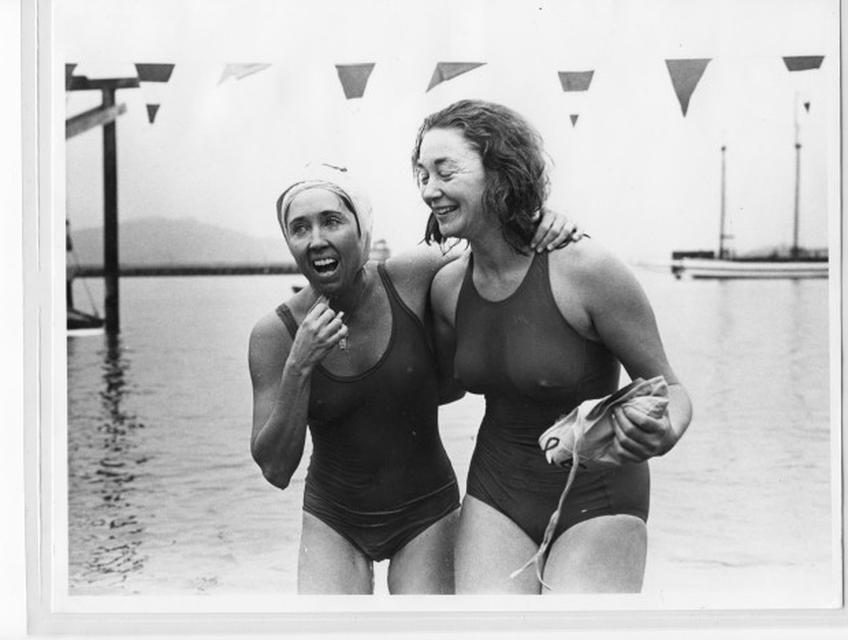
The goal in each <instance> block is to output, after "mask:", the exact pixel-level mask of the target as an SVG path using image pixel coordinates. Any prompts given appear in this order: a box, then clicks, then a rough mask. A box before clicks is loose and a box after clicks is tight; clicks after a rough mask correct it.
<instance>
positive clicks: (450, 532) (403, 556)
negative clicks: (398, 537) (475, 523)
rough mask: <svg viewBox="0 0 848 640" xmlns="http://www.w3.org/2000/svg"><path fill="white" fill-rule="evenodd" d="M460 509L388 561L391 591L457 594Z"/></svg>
mask: <svg viewBox="0 0 848 640" xmlns="http://www.w3.org/2000/svg"><path fill="white" fill-rule="evenodd" d="M458 523H459V509H456V510H455V511H452V512H451V513H449V514H448V515H446V516H445V517H444V518H442V519H441V520H439V521H438V522H435V523H433V524H432V525H430V526H429V527H427V528H426V529H425V530H424V531H422V532H421V533H419V534H418V535H417V536H415V537H414V538H413V539H412V540H410V541H409V542H408V543H407V544H406V545H404V547H403V548H402V549H401V550H400V551H398V552H397V553H396V554H395V555H394V556H393V557H392V559H391V562H390V563H389V572H388V580H389V593H436V594H451V593H454V577H453V576H454V569H453V552H454V545H455V544H456V530H457V525H458Z"/></svg>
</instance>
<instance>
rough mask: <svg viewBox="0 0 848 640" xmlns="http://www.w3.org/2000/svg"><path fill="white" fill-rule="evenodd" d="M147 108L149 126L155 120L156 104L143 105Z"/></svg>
mask: <svg viewBox="0 0 848 640" xmlns="http://www.w3.org/2000/svg"><path fill="white" fill-rule="evenodd" d="M145 106H146V107H147V121H148V122H149V123H150V124H153V121H154V120H156V113H157V112H158V111H159V105H158V104H148V105H145Z"/></svg>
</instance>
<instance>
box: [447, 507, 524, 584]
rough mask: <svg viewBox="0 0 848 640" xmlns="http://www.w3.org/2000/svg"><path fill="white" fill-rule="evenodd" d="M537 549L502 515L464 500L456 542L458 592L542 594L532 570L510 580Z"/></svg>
mask: <svg viewBox="0 0 848 640" xmlns="http://www.w3.org/2000/svg"><path fill="white" fill-rule="evenodd" d="M536 549H537V545H536V543H535V542H533V540H531V539H530V537H529V536H528V535H527V534H526V533H524V531H522V530H521V528H520V527H519V526H518V525H517V524H515V523H514V522H513V521H512V520H510V519H509V518H508V517H506V516H505V515H504V514H502V513H501V512H500V511H498V510H496V509H494V508H492V507H490V506H489V505H487V504H486V503H485V502H482V501H480V500H477V499H476V498H474V497H472V496H468V495H467V496H465V499H464V500H463V502H462V513H461V516H460V519H459V533H458V534H457V542H456V558H455V564H456V592H457V593H539V589H540V585H539V581H538V580H537V578H536V574H535V572H534V571H533V570H532V569H527V570H526V571H522V572H521V573H520V574H519V575H517V576H516V577H515V578H514V579H513V578H510V574H511V573H512V572H513V571H515V570H516V569H518V568H519V567H521V566H522V565H523V564H524V563H525V562H527V560H529V559H530V558H531V557H532V556H533V554H534V553H536Z"/></svg>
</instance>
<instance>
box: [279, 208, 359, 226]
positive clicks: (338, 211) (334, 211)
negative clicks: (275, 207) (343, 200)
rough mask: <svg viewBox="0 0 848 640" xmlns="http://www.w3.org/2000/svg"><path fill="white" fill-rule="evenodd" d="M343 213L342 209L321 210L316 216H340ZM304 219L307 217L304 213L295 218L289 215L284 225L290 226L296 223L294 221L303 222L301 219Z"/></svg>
mask: <svg viewBox="0 0 848 640" xmlns="http://www.w3.org/2000/svg"><path fill="white" fill-rule="evenodd" d="M344 213H345V212H344V210H343V209H341V208H340V209H322V210H321V211H318V212H317V215H318V216H327V215H330V214H336V215H338V214H341V215H344ZM306 217H307V216H306V214H304V213H301V214H298V215H295V216H292V215H291V214H290V215H289V219H288V222H287V223H286V224H287V225H290V224H292V223H293V222H296V221H298V220H303V219H304V218H306Z"/></svg>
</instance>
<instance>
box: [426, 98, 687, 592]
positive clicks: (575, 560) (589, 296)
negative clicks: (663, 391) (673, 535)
mask: <svg viewBox="0 0 848 640" xmlns="http://www.w3.org/2000/svg"><path fill="white" fill-rule="evenodd" d="M412 162H413V168H414V171H415V173H416V177H417V181H418V185H419V188H420V192H421V196H422V198H423V200H424V202H425V203H426V204H427V206H428V207H429V209H430V217H429V220H428V223H427V231H426V236H427V239H428V240H429V241H436V242H440V243H441V242H444V241H445V239H447V238H462V239H465V240H467V241H468V243H469V245H470V248H471V251H470V252H469V253H467V254H466V255H464V256H463V257H462V258H460V259H459V260H457V261H455V262H453V263H451V264H448V265H446V266H445V267H443V268H442V269H441V270H440V271H439V273H438V274H437V275H436V277H435V279H434V280H433V285H432V287H431V302H432V307H433V313H434V317H435V330H436V335H437V344H438V347H439V360H440V371H441V373H442V375H445V376H455V377H456V378H457V379H458V380H459V382H460V383H461V385H462V386H463V387H464V388H465V389H467V390H468V391H470V392H473V393H479V394H484V395H485V398H486V412H485V416H484V417H483V421H482V424H481V426H480V430H479V432H478V435H477V440H476V444H475V449H474V453H473V456H472V460H471V463H470V467H469V472H468V482H467V494H466V496H465V499H464V501H463V505H462V511H461V516H460V524H459V532H458V539H457V545H456V551H455V570H456V589H457V593H473V592H512V593H540V592H543V588H542V584H540V582H539V580H538V579H537V578H536V576H534V575H533V572H531V571H527V572H523V573H520V574H519V575H518V576H517V577H516V578H514V579H513V578H511V577H510V574H511V573H512V572H513V571H514V570H515V569H517V568H518V567H520V566H521V565H522V564H523V563H524V562H525V561H526V560H527V559H528V558H530V557H532V556H533V555H534V553H535V552H536V550H537V548H538V547H539V545H540V543H541V542H542V539H543V536H544V533H545V528H546V525H547V524H548V521H549V518H550V516H551V513H552V512H553V511H554V510H555V509H556V508H557V502H558V499H559V497H560V494H561V493H562V490H563V487H564V485H565V483H566V477H567V476H568V469H564V468H561V467H558V466H554V465H549V464H548V463H547V461H546V459H545V456H544V455H543V453H542V452H541V451H540V449H539V444H538V438H539V436H540V435H541V434H542V433H543V432H544V431H545V430H546V429H547V428H548V427H549V426H550V425H551V424H552V423H553V422H554V421H555V420H556V419H557V418H558V417H560V416H562V415H564V414H567V413H569V412H570V411H571V410H572V409H573V408H575V407H576V406H578V405H579V404H580V403H581V402H583V401H585V400H588V399H593V398H600V397H603V396H606V395H608V394H610V393H612V392H614V391H615V390H616V389H617V388H618V384H619V371H620V366H621V365H623V366H624V367H625V369H626V370H627V373H628V374H629V375H630V377H631V378H636V377H643V378H652V377H654V376H659V375H662V376H664V377H665V379H666V381H667V382H668V385H669V405H668V411H667V412H666V413H665V414H664V415H662V417H660V418H655V417H651V416H650V415H644V414H642V413H638V412H633V411H631V410H627V409H625V410H621V409H620V408H619V409H616V410H615V412H614V418H615V422H616V428H615V440H614V444H613V455H614V456H615V457H616V458H617V459H618V460H619V461H621V464H620V466H617V467H613V468H605V469H586V470H584V469H580V472H579V473H577V475H576V480H575V482H574V484H573V486H572V488H571V492H570V494H569V498H568V500H567V501H566V503H565V508H564V511H563V513H562V516H561V518H560V520H559V524H558V526H557V528H556V530H555V533H554V537H553V542H552V544H551V546H550V548H549V553H548V555H547V558H546V560H545V564H544V573H543V579H544V584H545V585H549V586H550V588H551V589H552V590H555V591H565V592H605V591H607V592H635V591H639V590H640V589H641V584H642V579H643V575H644V567H645V554H646V546H647V545H646V521H647V517H648V501H649V493H650V485H649V482H650V480H649V471H648V464H647V462H646V461H647V459H648V458H651V457H653V456H658V455H662V454H664V453H666V452H667V451H668V450H669V449H671V448H672V447H673V446H674V444H675V443H676V442H677V441H678V439H679V438H680V437H681V436H682V435H683V433H684V431H685V430H686V428H687V426H688V424H689V421H690V419H691V403H690V401H689V397H688V395H687V393H686V391H685V389H684V388H683V387H682V386H681V385H680V383H679V381H678V380H677V377H676V376H675V374H674V372H673V371H672V369H671V367H670V366H669V364H668V361H667V359H666V356H665V353H664V350H663V346H662V342H661V340H660V337H659V333H658V330H657V326H656V322H655V319H654V315H653V312H652V310H651V307H650V304H649V302H648V300H647V298H646V296H645V294H644V293H643V291H642V289H641V287H640V286H639V284H638V282H637V281H636V279H635V278H634V276H633V274H632V273H631V272H630V271H629V270H628V269H627V268H626V267H625V266H624V264H623V263H622V262H621V261H620V260H619V259H618V258H616V257H615V256H614V255H613V254H611V253H610V252H609V251H608V250H606V249H605V248H603V247H602V246H601V245H600V244H599V243H598V242H597V241H594V240H591V239H588V238H587V239H584V240H583V241H582V242H580V243H579V244H575V245H573V246H571V247H569V248H568V249H567V250H564V251H557V252H553V253H545V252H543V253H534V252H533V251H531V250H530V249H529V244H530V241H531V238H532V232H533V212H535V211H538V210H540V209H542V208H543V206H544V204H545V200H546V198H547V195H548V187H549V182H548V176H547V170H546V163H545V157H544V153H543V150H542V142H541V138H540V136H539V135H538V133H537V132H536V131H535V130H534V129H533V128H532V127H531V126H530V125H529V124H528V123H527V122H526V120H525V119H524V118H523V117H521V116H520V115H519V114H517V113H515V112H514V111H512V110H510V109H508V108H506V107H504V106H501V105H498V104H493V103H487V102H483V101H478V100H463V101H460V102H457V103H454V104H452V105H450V106H448V107H446V108H445V109H443V110H441V111H439V112H437V113H434V114H432V115H430V116H429V117H427V118H426V119H425V121H424V123H423V124H422V126H421V128H420V129H419V132H418V136H417V138H416V141H415V146H414V150H413V155H412Z"/></svg>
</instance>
